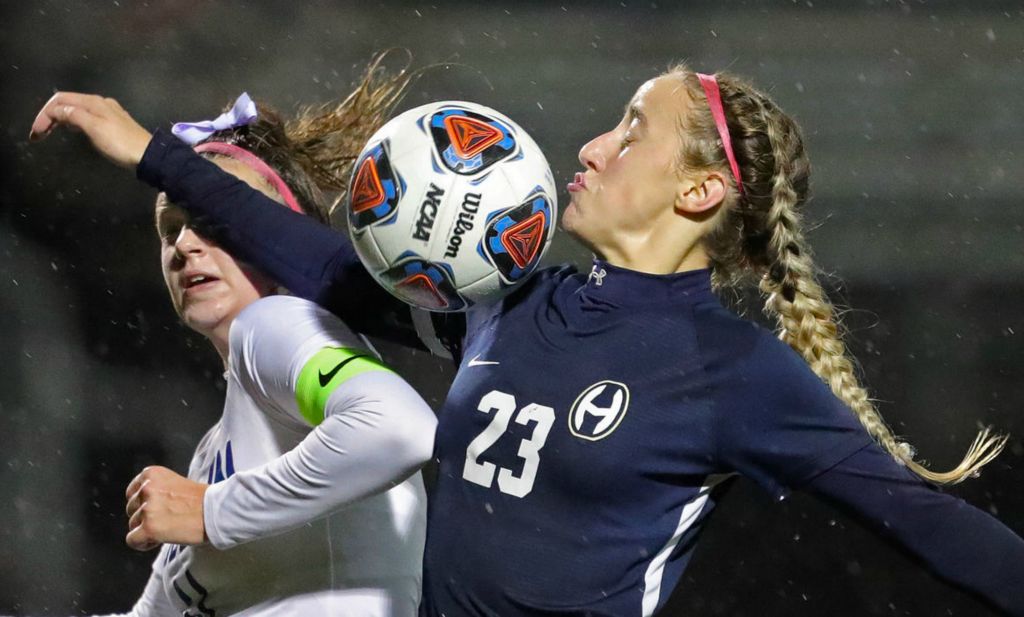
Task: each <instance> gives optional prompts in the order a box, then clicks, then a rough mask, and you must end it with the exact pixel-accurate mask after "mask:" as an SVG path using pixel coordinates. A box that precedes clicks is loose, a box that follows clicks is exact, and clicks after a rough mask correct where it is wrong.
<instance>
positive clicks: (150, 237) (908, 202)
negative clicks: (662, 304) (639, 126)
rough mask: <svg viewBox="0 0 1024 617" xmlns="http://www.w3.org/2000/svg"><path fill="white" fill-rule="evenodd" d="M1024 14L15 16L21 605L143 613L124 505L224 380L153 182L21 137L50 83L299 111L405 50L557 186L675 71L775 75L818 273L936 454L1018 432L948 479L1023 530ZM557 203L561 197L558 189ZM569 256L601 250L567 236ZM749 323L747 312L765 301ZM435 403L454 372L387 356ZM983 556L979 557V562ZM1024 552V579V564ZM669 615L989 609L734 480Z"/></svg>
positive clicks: (187, 10) (903, 419) (320, 8)
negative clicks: (247, 99)
mask: <svg viewBox="0 0 1024 617" xmlns="http://www.w3.org/2000/svg"><path fill="white" fill-rule="evenodd" d="M1022 9H1024V6H1022V4H1021V3H1020V2H999V1H974V2H968V1H963V2H952V1H948V2H934V1H922V0H914V1H908V2H883V1H881V0H875V1H865V0H851V1H849V2H839V1H818V0H814V1H801V2H793V1H788V0H786V1H779V2H754V1H750V2H721V1H719V2H710V1H699V2H679V3H674V2H669V1H666V0H658V1H655V2H651V1H649V0H646V1H633V0H627V1H624V2H602V3H599V2H578V1H576V2H557V1H556V2H539V1H536V2H503V3H455V2H438V1H435V2H424V3H417V2H362V3H358V4H357V3H340V2H339V3H327V2H303V3H285V2H262V3H258V2H244V3H243V2H225V3H214V2H199V1H185V0H180V1H172V0H151V1H149V2H130V1H128V0H118V1H111V0H107V1H104V2H99V1H97V2H86V1H75V0H55V1H32V2H28V1H26V2H16V3H15V2H9V1H4V2H0V11H2V14H0V161H2V163H0V170H2V171H0V173H2V176H0V447H2V454H0V491H2V493H0V494H2V498H0V613H5V612H6V613H15V614H25V615H29V614H32V615H44V614H45V615H61V614H63V615H68V614H81V613H97V612H109V611H125V610H127V609H128V608H129V607H130V606H131V604H132V602H133V601H134V599H135V598H136V597H137V596H138V594H139V593H140V592H141V589H142V586H143V583H144V581H145V578H146V576H147V575H148V565H149V560H150V559H151V555H149V554H145V555H142V554H137V553H134V552H132V551H130V550H129V549H127V548H125V546H124V544H123V534H124V532H125V520H124V514H123V490H124V487H125V485H126V484H127V482H128V481H129V480H130V479H131V477H132V476H133V475H134V474H135V473H136V472H137V471H138V470H139V469H140V468H141V467H142V466H144V465H146V464H152V463H162V464H166V465H169V466H171V467H173V468H175V469H178V470H184V469H185V468H186V466H187V462H188V459H189V457H190V455H191V451H192V448H193V447H194V445H195V444H196V442H197V441H198V439H199V437H200V436H201V434H202V433H203V432H204V431H205V430H206V428H207V427H208V426H209V425H210V424H212V423H213V422H214V421H215V420H216V418H217V417H218V415H219V411H220V405H221V401H222V397H223V381H222V379H221V377H220V373H221V368H220V367H219V365H218V358H217V356H216V354H215V353H214V352H213V350H212V348H211V347H210V346H209V345H208V344H207V343H206V341H205V340H203V339H201V338H199V337H197V336H195V335H193V334H191V333H190V332H188V331H187V330H185V329H184V328H183V327H182V326H180V325H179V324H178V323H177V321H176V319H175V316H174V314H173V312H172V310H171V308H170V305H169V302H168V301H167V298H166V292H165V291H164V289H163V285H162V280H161V277H160V272H159V267H158V256H157V241H156V236H155V234H154V232H153V230H152V223H151V218H152V207H151V204H152V201H153V197H154V193H153V191H151V190H149V189H148V188H146V187H143V186H141V185H140V184H138V183H136V182H135V181H134V180H133V179H132V178H131V176H130V174H129V173H128V172H125V171H123V170H118V169H115V168H113V167H112V166H110V165H108V164H107V163H105V162H104V161H102V160H101V159H99V158H98V157H97V156H95V155H94V154H93V153H92V152H91V151H90V149H89V148H88V146H86V145H85V144H84V143H83V140H82V139H81V138H80V136H78V135H73V134H67V133H60V134H57V135H55V136H54V138H51V139H50V140H48V141H46V142H44V143H42V144H38V145H35V144H34V145H31V146H30V145H29V144H28V143H27V141H26V136H27V133H28V127H29V124H30V122H31V120H32V118H33V116H34V115H35V113H36V111H37V109H38V108H39V107H40V106H41V105H42V104H43V102H45V101H46V99H47V98H48V97H49V96H50V94H51V93H52V92H53V91H54V90H55V89H65V90H83V91H89V92H99V93H102V94H104V95H107V96H113V97H116V98H117V99H118V100H120V101H121V102H122V103H123V105H124V106H125V107H126V108H127V109H129V110H130V111H132V112H133V113H134V114H135V115H136V117H137V118H139V119H140V121H142V122H143V124H145V125H147V126H150V127H156V126H167V125H168V124H169V123H170V122H173V121H175V120H182V119H187V120H198V119H203V118H211V117H213V116H215V115H216V114H217V113H218V112H219V110H220V108H221V107H222V106H223V105H224V104H225V103H227V102H229V101H231V100H233V98H234V97H235V96H236V95H237V94H238V93H239V92H240V91H242V90H248V91H249V92H250V93H251V94H252V95H253V96H254V97H256V98H260V99H263V100H265V101H269V102H270V103H272V104H274V105H276V106H278V107H279V108H282V109H284V110H291V109H293V108H294V106H295V105H296V104H298V103H300V102H301V103H316V102H322V101H326V100H329V99H331V98H332V97H335V96H339V95H342V94H344V93H345V92H347V90H348V88H349V86H350V84H351V82H352V81H353V79H355V77H356V75H357V74H358V72H359V68H360V66H361V65H362V64H364V63H365V61H366V60H367V59H368V58H369V57H370V55H371V54H372V53H373V52H374V51H376V50H380V49H383V48H386V47H392V46H401V47H406V48H408V49H409V50H411V51H412V53H413V55H414V58H415V60H414V62H415V65H416V66H422V65H426V64H430V63H439V62H452V63H455V64H454V65H453V66H450V67H447V68H444V67H440V68H436V69H433V70H431V71H429V72H428V73H427V74H426V76H425V77H424V78H423V79H422V80H420V81H419V82H418V83H417V85H416V86H415V88H414V89H413V91H412V94H411V95H410V96H409V97H408V98H407V99H406V101H405V103H404V104H403V108H407V107H411V106H414V105H417V104H421V103H424V102H427V101H430V100H434V99H451V98H463V99H469V100H474V101H478V102H480V103H484V104H487V105H491V106H493V107H496V108H498V109H500V110H502V111H504V112H505V113H507V114H508V115H510V116H511V117H513V118H514V119H516V120H517V121H518V122H519V123H520V124H522V125H523V126H524V127H526V128H527V129H528V130H529V131H530V132H531V133H532V134H533V136H534V137H535V138H536V140H537V142H538V143H539V144H540V145H541V147H542V148H543V149H544V150H545V151H546V153H547V154H548V158H549V160H550V162H551V164H552V166H553V168H554V171H555V175H556V177H557V178H560V179H562V181H564V180H565V179H568V178H569V177H570V176H571V174H572V173H573V172H574V171H575V170H576V169H578V167H579V165H578V163H577V162H576V159H575V156H576V152H577V150H578V149H579V147H580V146H581V145H582V144H583V143H585V142H586V141H587V140H588V139H589V138H590V137H592V136H593V135H595V134H597V133H598V132H602V131H604V130H606V129H608V128H609V127H610V126H612V125H613V124H615V123H616V122H617V120H618V118H619V115H620V114H621V110H622V107H623V105H624V104H625V102H626V101H627V100H628V99H629V97H630V96H631V95H632V93H633V91H634V90H635V89H636V87H637V86H638V85H640V84H641V83H642V82H643V81H645V80H646V79H648V78H650V77H652V76H654V75H656V74H657V73H658V72H660V71H661V70H663V69H664V68H665V67H666V66H667V65H668V64H669V63H670V62H672V61H673V60H679V59H686V60H688V61H689V62H690V63H691V65H692V66H693V67H694V68H697V69H700V70H704V71H707V72H711V71H714V70H718V69H723V68H728V69H731V70H733V71H735V72H738V73H740V74H743V75H746V76H748V77H750V78H752V79H753V80H754V81H755V83H757V84H758V85H759V86H761V87H763V88H765V89H767V90H769V91H770V92H771V93H772V95H773V96H774V98H775V99H776V101H777V102H778V103H779V104H780V105H782V107H783V108H784V109H787V110H788V111H789V112H790V113H791V114H792V115H794V116H795V117H796V118H797V120H798V121H799V122H800V123H801V125H802V126H803V128H804V131H805V134H806V141H807V145H808V148H809V150H810V154H811V160H812V162H813V163H814V165H815V171H814V173H813V176H812V178H813V180H814V186H815V195H816V197H815V198H814V200H813V201H812V203H811V205H810V207H809V209H808V220H809V223H810V225H811V226H812V227H814V231H813V232H811V234H810V236H811V240H812V242H813V244H814V246H815V248H816V251H817V257H818V261H819V263H820V265H821V267H822V269H823V270H824V271H825V272H826V277H827V278H826V282H827V284H828V285H829V286H830V288H832V289H834V290H837V291H838V296H837V299H838V300H839V301H841V302H842V303H843V304H844V305H846V306H849V307H852V308H851V309H850V310H849V311H848V312H847V313H846V315H845V319H846V322H847V324H848V326H849V327H850V329H851V335H852V338H851V344H852V347H853V348H854V350H855V352H856V353H857V355H858V357H859V359H860V361H861V363H862V364H863V368H864V372H865V375H866V380H867V382H868V383H869V384H870V386H871V388H872V392H873V394H874V396H875V397H876V398H877V399H878V401H879V405H880V407H881V409H882V411H883V413H884V415H885V416H886V418H887V419H888V421H889V422H890V423H891V424H892V425H893V426H894V427H895V428H896V430H897V431H898V432H900V433H902V434H903V435H905V436H906V437H908V438H909V439H910V440H911V442H912V443H914V444H915V445H916V446H917V447H918V451H919V453H920V455H921V456H922V457H923V458H924V459H926V460H928V461H930V462H931V463H933V465H934V467H935V468H939V469H944V468H948V467H950V466H952V465H953V464H955V462H956V461H958V460H959V457H960V455H961V454H962V453H963V451H964V450H965V448H966V447H967V446H968V445H969V443H970V440H971V438H972V436H973V435H974V433H975V431H976V430H977V429H978V427H979V426H982V425H986V424H991V425H995V426H996V427H997V428H998V429H999V430H1001V431H1007V432H1010V433H1011V434H1012V435H1013V438H1012V439H1011V441H1010V444H1009V446H1008V448H1007V451H1006V452H1005V453H1004V454H1003V455H1002V456H1001V457H1000V458H999V459H998V460H997V461H996V462H995V463H993V464H992V465H990V466H989V467H988V468H986V470H985V472H984V474H983V475H982V476H981V477H980V478H978V479H975V480H971V481H969V482H967V483H965V484H964V485H963V486H961V487H957V488H954V489H951V490H952V492H953V493H955V494H957V495H960V496H962V497H964V498H965V499H967V500H968V501H969V502H971V503H973V504H975V505H977V506H978V507H980V508H982V509H984V510H986V511H989V512H991V513H993V514H995V515H997V516H998V517H999V518H1000V519H1001V520H1003V521H1004V522H1005V523H1006V524H1008V525H1009V526H1010V527H1012V528H1013V529H1015V530H1016V531H1017V532H1018V533H1022V532H1024V491H1022V488H1024V444H1022V441H1021V434H1022V433H1024V419H1022V416H1021V409H1022V407H1024V384H1022V378H1024V347H1022V344H1021V340H1022V337H1024V276H1022V275H1024V250H1022V249H1024V232H1022V225H1024V207H1022V205H1021V190H1020V188H1019V182H1020V181H1021V178H1022V177H1024V176H1022V171H1024V164H1022V159H1024V152H1022V149H1024V146H1021V139H1022V138H1024V124H1022V119H1021V118H1022V115H1024V97H1022V94H1024V11H1022ZM561 197H562V199H563V200H564V198H565V195H564V194H563V195H562V196H561ZM549 259H550V260H551V261H555V262H557V261H565V260H572V261H576V262H579V263H584V264H585V263H586V262H587V260H588V255H587V254H586V252H585V251H584V250H583V249H581V248H580V247H579V246H578V245H577V244H575V243H574V242H573V241H572V240H570V239H569V238H568V237H567V236H565V235H561V236H559V238H558V240H557V241H556V243H555V246H554V247H553V250H552V251H551V254H550V256H549ZM749 312H750V313H751V316H754V317H756V314H757V312H758V310H757V306H756V305H752V306H751V308H750V310H749ZM385 351H387V352H388V355H389V359H390V360H391V361H392V362H393V363H394V364H396V365H397V366H398V367H399V368H400V369H401V370H402V371H403V373H404V374H405V375H406V376H407V377H409V379H410V380H411V381H413V382H414V384H415V385H416V386H417V387H418V388H419V389H420V391H421V392H422V393H423V394H424V396H426V397H427V398H428V400H429V401H430V402H431V403H432V404H434V405H435V407H436V406H437V405H438V404H439V403H440V402H441V400H442V398H443V395H444V391H445V389H446V383H447V381H446V380H447V379H448V378H449V376H450V374H451V371H450V370H449V369H447V367H445V366H444V365H443V364H441V363H439V362H437V361H434V360H432V359H430V358H427V357H426V356H424V355H422V354H420V355H413V356H409V355H408V354H407V353H405V352H401V351H398V350H394V349H390V348H389V349H386V350H385ZM962 567H963V568H965V569H968V568H971V567H973V565H972V564H970V563H965V564H963V566H962ZM1022 567H1024V566H1022ZM665 614H668V615H687V616H692V615H730V616H744V615H751V616H753V615H793V616H803V615H807V616H810V615H821V614H827V615H844V616H845V615H914V616H934V615H963V616H985V615H992V614H994V613H992V612H991V611H989V610H988V609H987V608H985V607H984V606H983V605H982V604H981V603H980V602H978V601H977V600H975V599H973V598H971V597H969V596H967V595H965V594H963V593H962V592H959V591H957V590H955V589H952V588H951V587H949V586H947V585H945V584H942V583H940V582H938V581H936V580H935V579H933V578H932V577H930V576H929V575H928V574H927V573H925V572H924V571H923V570H922V569H921V568H920V567H919V565H918V564H917V563H916V562H914V561H913V560H912V559H910V558H908V557H906V556H905V555H903V554H902V553H901V552H899V551H898V550H896V549H894V548H892V547H891V546H889V545H888V544H886V543H885V542H883V541H882V540H880V539H878V538H877V537H876V536H875V535H874V534H872V533H870V532H868V531H866V530H865V529H863V528H862V527H860V526H859V525H858V524H856V523H855V522H853V521H851V520H850V519H848V518H846V517H844V516H842V515H841V514H840V513H838V512H836V511H834V510H833V509H832V508H830V507H828V506H825V505H822V504H819V503H817V502H814V501H813V500H811V499H809V498H807V497H805V496H801V495H795V496H793V497H792V498H791V499H789V500H787V501H785V502H783V503H781V504H776V503H772V502H771V501H770V500H769V499H768V498H767V496H766V495H764V494H762V493H761V492H760V491H759V490H758V489H757V488H756V487H754V486H753V485H751V484H749V483H747V482H746V481H740V482H738V483H737V484H736V486H734V487H733V489H732V490H731V493H730V494H729V495H728V496H727V497H726V498H725V500H724V503H722V505H721V506H720V512H719V513H718V514H717V515H716V516H714V517H713V518H712V521H711V523H710V525H709V528H708V529H707V531H706V533H705V534H704V537H703V540H702V543H701V545H700V547H699V548H698V551H697V555H696V557H695V559H694V562H693V563H692V565H691V567H690V569H689V571H688V572H687V574H686V576H685V578H684V581H683V583H682V584H681V585H680V586H679V588H678V589H677V590H676V593H675V595H674V597H673V599H672V601H671V604H670V608H669V609H668V610H666V611H665Z"/></svg>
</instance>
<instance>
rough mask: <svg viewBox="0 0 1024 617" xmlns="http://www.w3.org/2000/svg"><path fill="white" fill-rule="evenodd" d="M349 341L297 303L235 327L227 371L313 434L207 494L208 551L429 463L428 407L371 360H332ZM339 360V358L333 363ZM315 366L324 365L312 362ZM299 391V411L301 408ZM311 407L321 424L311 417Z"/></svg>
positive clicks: (273, 304) (313, 515) (270, 305)
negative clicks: (309, 427)
mask: <svg viewBox="0 0 1024 617" xmlns="http://www.w3.org/2000/svg"><path fill="white" fill-rule="evenodd" d="M254 309H255V310H254ZM357 343H361V341H360V340H359V339H358V337H356V336H355V335H353V334H352V333H351V331H349V330H348V329H347V328H345V326H344V324H342V323H341V322H340V321H339V320H338V319H337V318H336V317H334V316H333V315H331V314H330V313H327V312H326V311H324V310H323V309H320V308H319V307H317V306H316V305H314V304H312V303H310V302H307V301H305V300H301V299H298V298H292V297H283V296H278V297H274V298H267V299H263V300H260V301H258V302H256V303H254V304H253V305H251V306H249V307H247V308H246V309H245V311H243V312H242V313H241V314H240V315H239V316H238V317H237V318H236V319H235V322H234V323H233V324H232V327H231V360H230V361H229V364H230V365H231V370H232V371H234V370H236V368H237V369H238V371H239V373H237V375H238V377H239V380H240V381H241V382H242V383H243V386H244V387H246V389H247V390H248V391H249V392H250V393H251V394H252V395H253V397H254V398H255V400H257V401H258V402H259V403H260V404H261V405H263V404H266V405H268V406H273V407H276V408H277V409H278V410H279V411H281V412H284V413H286V414H288V415H289V416H291V417H292V418H293V419H296V420H299V419H301V420H303V421H306V422H308V423H309V424H310V425H315V428H312V430H311V431H310V433H309V434H308V435H307V436H306V438H305V439H304V440H303V441H302V442H300V443H299V445H298V446H296V447H295V448H294V449H292V450H291V451H289V452H286V453H285V454H284V455H282V456H280V457H278V458H277V459H275V460H273V461H270V462H268V463H267V464H265V465H263V466H261V467H257V468H255V469H251V470H247V471H243V472H239V473H236V474H235V475H234V476H232V477H231V478H228V479H227V480H225V481H223V482H219V483H217V484H214V485H213V486H211V487H210V488H209V489H208V490H207V492H206V497H205V499H204V501H203V509H204V512H203V516H204V522H205V524H206V533H207V536H208V537H209V539H210V543H211V544H212V545H213V546H214V547H216V548H219V549H226V548H230V547H232V546H235V545H238V544H242V543H244V542H248V541H251V540H255V539H258V538H263V537H267V536H271V535H275V534H279V533H283V532H285V531H288V530H290V529H294V528H295V527H298V526H300V525H303V524H305V523H308V522H309V521H312V520H315V519H318V518H321V517H323V516H326V515H328V514H330V513H332V512H334V511H335V510H337V509H338V508H340V507H342V506H344V505H346V504H348V503H351V502H354V501H357V500H359V499H362V498H364V497H367V496H369V495H372V494H375V493H378V492H380V491H383V490H386V489H389V488H391V487H392V486H395V485H396V484H398V483H400V482H401V481H402V480H404V479H405V478H407V477H408V476H409V475H411V474H412V473H414V472H416V471H417V470H418V469H419V468H420V467H421V466H422V465H423V464H424V463H426V462H427V461H428V460H429V459H430V456H431V453H432V451H433V444H434V428H435V426H436V419H435V417H434V414H433V412H432V411H431V410H430V407H429V406H428V405H427V404H426V402H424V401H423V399H422V398H421V397H420V396H419V394H417V393H416V391H415V390H413V388H412V387H411V386H410V385H409V384H407V383H406V382H405V380H403V379H402V378H401V377H399V376H397V375H396V374H394V373H393V372H391V371H390V370H387V369H386V368H384V367H383V365H381V364H380V363H379V361H377V360H376V359H375V357H374V355H373V354H372V353H371V352H369V351H365V355H360V354H359V353H351V352H350V351H346V352H345V354H347V355H342V356H338V355H336V354H339V353H341V352H339V351H337V350H338V349H339V348H347V349H351V348H352V347H353V346H354V345H355V344H357ZM236 354H237V355H236ZM332 354H335V355H332ZM338 357H344V358H347V359H346V360H343V361H342V362H338V363H335V362H334V360H333V359H332V358H335V359H336V358H338ZM318 358H325V362H326V363H323V364H317V362H319V360H318ZM349 360H355V361H354V362H350V361H349ZM343 365H344V367H345V370H339V369H341V368H342V366H343ZM311 375H312V385H310V376H311ZM325 377H327V378H328V379H327V383H326V385H323V384H324V382H325V380H324V378H325ZM318 380H319V383H317V382H318ZM303 383H304V384H305V386H306V391H305V394H304V395H303V397H301V398H303V399H304V400H305V401H306V405H305V409H300V408H301V407H303V405H302V404H301V403H300V402H299V400H298V399H299V398H300V397H299V396H298V395H297V389H298V388H300V386H302V384H303ZM311 401H312V402H311ZM311 407H312V409H313V412H315V413H322V421H320V420H321V418H312V419H311V410H310V408H311ZM318 421H319V423H317V422H318Z"/></svg>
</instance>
